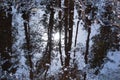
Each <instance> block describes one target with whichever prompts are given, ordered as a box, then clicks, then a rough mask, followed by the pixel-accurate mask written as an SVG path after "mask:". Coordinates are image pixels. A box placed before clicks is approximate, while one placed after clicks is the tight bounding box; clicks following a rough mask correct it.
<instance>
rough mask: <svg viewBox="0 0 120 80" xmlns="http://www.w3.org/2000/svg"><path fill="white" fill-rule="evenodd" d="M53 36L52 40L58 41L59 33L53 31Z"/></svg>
mask: <svg viewBox="0 0 120 80" xmlns="http://www.w3.org/2000/svg"><path fill="white" fill-rule="evenodd" d="M53 38H54V40H55V41H58V40H59V38H60V35H59V33H58V32H57V33H55V34H54V35H53Z"/></svg>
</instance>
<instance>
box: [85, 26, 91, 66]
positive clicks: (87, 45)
mask: <svg viewBox="0 0 120 80" xmlns="http://www.w3.org/2000/svg"><path fill="white" fill-rule="evenodd" d="M90 33H91V28H90V27H89V28H88V36H87V41H86V51H85V64H87V63H88V57H87V56H88V54H89V42H90Z"/></svg>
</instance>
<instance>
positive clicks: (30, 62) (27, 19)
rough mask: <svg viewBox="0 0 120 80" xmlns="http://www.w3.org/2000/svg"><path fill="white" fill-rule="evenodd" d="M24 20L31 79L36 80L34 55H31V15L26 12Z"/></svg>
mask: <svg viewBox="0 0 120 80" xmlns="http://www.w3.org/2000/svg"><path fill="white" fill-rule="evenodd" d="M22 17H23V19H24V20H25V21H26V22H24V29H25V36H26V37H25V39H26V46H27V53H28V55H27V57H28V62H29V66H30V79H31V80H33V79H34V75H33V63H32V54H31V45H30V27H29V13H27V12H24V13H23V16H22Z"/></svg>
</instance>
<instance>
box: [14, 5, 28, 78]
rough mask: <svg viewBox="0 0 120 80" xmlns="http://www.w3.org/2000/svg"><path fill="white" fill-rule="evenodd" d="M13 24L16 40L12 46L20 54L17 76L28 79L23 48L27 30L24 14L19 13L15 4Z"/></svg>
mask: <svg viewBox="0 0 120 80" xmlns="http://www.w3.org/2000/svg"><path fill="white" fill-rule="evenodd" d="M12 13H13V17H12V26H13V31H14V32H13V35H14V36H15V42H14V44H13V46H12V49H13V50H14V51H15V53H16V54H17V55H19V57H18V60H19V63H18V64H19V67H18V68H17V71H16V74H15V75H16V78H17V79H20V78H22V79H23V78H25V77H26V79H27V77H28V75H29V72H28V70H27V65H26V64H25V62H26V58H25V57H24V55H25V53H24V51H23V49H22V47H23V44H24V43H25V34H24V33H25V32H24V25H23V22H24V20H23V18H22V17H21V16H22V14H20V13H17V10H16V8H15V7H14V6H12Z"/></svg>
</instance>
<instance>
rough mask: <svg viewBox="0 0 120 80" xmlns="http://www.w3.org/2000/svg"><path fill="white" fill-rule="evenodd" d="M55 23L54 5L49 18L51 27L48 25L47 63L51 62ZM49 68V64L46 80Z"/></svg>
mask: <svg viewBox="0 0 120 80" xmlns="http://www.w3.org/2000/svg"><path fill="white" fill-rule="evenodd" d="M52 5H53V1H51V6H52ZM53 25H54V9H53V6H52V8H50V19H49V27H48V43H47V50H46V51H47V53H46V55H48V58H47V63H48V64H51V53H52V44H53V43H52V34H53ZM48 69H49V66H47V69H46V72H45V80H46V76H47V71H48Z"/></svg>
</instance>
